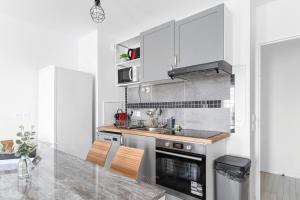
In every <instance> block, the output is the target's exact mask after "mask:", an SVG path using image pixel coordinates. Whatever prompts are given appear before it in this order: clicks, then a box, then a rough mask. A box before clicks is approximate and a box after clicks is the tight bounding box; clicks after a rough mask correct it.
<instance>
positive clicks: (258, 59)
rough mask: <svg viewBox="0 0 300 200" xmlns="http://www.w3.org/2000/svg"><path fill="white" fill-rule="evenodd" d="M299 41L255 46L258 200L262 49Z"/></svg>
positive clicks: (257, 186) (296, 37)
mask: <svg viewBox="0 0 300 200" xmlns="http://www.w3.org/2000/svg"><path fill="white" fill-rule="evenodd" d="M296 39H300V35H296V36H291V37H284V38H280V39H277V40H272V41H268V42H260V43H257V44H256V48H255V54H256V55H255V57H256V59H255V116H254V118H255V120H254V121H256V125H255V130H256V131H255V136H254V137H255V140H254V141H255V159H256V163H255V165H256V167H255V168H256V170H255V176H256V181H257V182H256V191H257V192H258V194H256V197H257V199H258V200H260V194H261V191H260V185H261V182H260V170H261V169H260V163H261V152H260V142H261V125H260V124H261V79H262V77H261V69H262V62H261V59H262V48H263V47H264V46H267V45H272V44H277V43H282V42H287V41H291V40H296Z"/></svg>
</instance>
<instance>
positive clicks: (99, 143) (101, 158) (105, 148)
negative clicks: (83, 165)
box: [86, 140, 112, 167]
mask: <svg viewBox="0 0 300 200" xmlns="http://www.w3.org/2000/svg"><path fill="white" fill-rule="evenodd" d="M111 145H112V143H111V142H109V141H104V140H96V141H95V142H94V144H93V145H92V148H91V149H90V151H89V153H88V155H87V157H86V161H89V162H92V163H95V164H97V165H100V166H102V167H103V166H104V164H105V161H106V158H107V154H108V152H109V150H110V147H111Z"/></svg>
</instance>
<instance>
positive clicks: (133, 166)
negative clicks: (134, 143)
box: [111, 146, 144, 179]
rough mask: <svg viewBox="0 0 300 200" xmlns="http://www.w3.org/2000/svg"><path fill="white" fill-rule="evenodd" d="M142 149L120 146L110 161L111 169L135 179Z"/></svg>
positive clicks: (142, 153) (141, 157)
mask: <svg viewBox="0 0 300 200" xmlns="http://www.w3.org/2000/svg"><path fill="white" fill-rule="evenodd" d="M143 156H144V150H142V149H136V148H130V147H124V146H121V147H120V148H119V150H118V152H117V154H116V156H115V158H114V159H113V161H112V164H111V169H112V170H113V171H116V172H119V173H121V174H123V175H125V176H128V177H130V178H133V179H137V177H138V172H139V168H140V165H141V162H142V159H143Z"/></svg>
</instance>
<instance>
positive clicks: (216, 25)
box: [175, 4, 224, 67]
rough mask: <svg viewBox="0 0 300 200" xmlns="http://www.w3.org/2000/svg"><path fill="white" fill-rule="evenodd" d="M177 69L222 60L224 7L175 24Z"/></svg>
mask: <svg viewBox="0 0 300 200" xmlns="http://www.w3.org/2000/svg"><path fill="white" fill-rule="evenodd" d="M175 52H176V53H175V54H176V58H177V59H176V60H177V63H176V65H177V67H187V66H192V65H197V64H203V63H209V62H213V61H217V60H223V59H224V5H223V4H222V5H220V6H216V7H214V8H211V9H209V10H206V11H203V12H201V13H198V14H196V15H193V16H191V17H188V18H185V19H183V20H180V21H178V22H176V25H175Z"/></svg>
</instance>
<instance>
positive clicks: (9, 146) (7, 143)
mask: <svg viewBox="0 0 300 200" xmlns="http://www.w3.org/2000/svg"><path fill="white" fill-rule="evenodd" d="M0 143H1V144H2V145H3V147H4V151H5V152H6V153H11V152H12V150H13V146H14V141H13V140H3V141H0Z"/></svg>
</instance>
